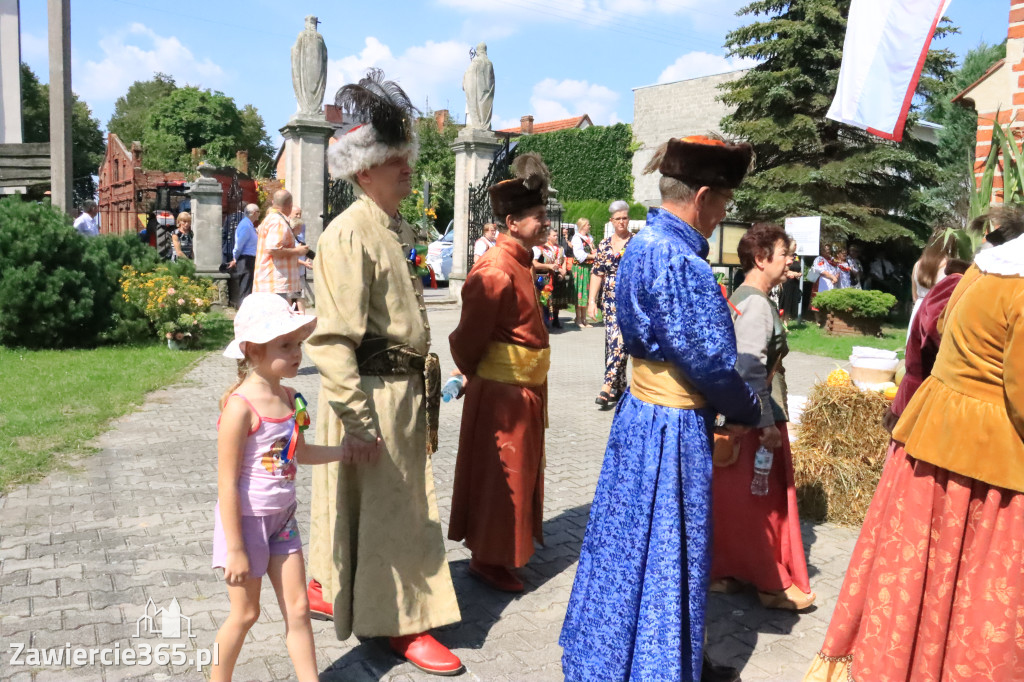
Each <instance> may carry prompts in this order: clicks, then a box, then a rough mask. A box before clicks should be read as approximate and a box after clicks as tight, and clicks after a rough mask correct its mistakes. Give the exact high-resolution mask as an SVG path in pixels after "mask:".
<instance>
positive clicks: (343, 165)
mask: <svg viewBox="0 0 1024 682" xmlns="http://www.w3.org/2000/svg"><path fill="white" fill-rule="evenodd" d="M334 103H335V104H336V105H337V106H338V107H339V108H340V109H341V110H342V115H343V116H344V117H345V119H346V120H355V121H359V122H360V124H359V125H357V126H356V127H354V128H352V130H350V131H348V132H347V133H345V134H344V135H343V136H342V137H341V139H340V140H338V141H337V142H336V143H334V144H332V145H331V146H330V147H329V149H328V151H327V161H328V164H329V165H330V170H331V173H332V174H333V175H334V176H335V177H341V178H344V179H346V180H348V181H349V182H352V183H355V177H356V175H357V174H358V173H359V172H360V171H364V170H368V169H370V168H373V167H375V166H379V165H381V164H382V163H385V162H386V161H388V160H389V159H392V158H394V157H396V156H406V157H408V158H409V162H410V163H412V162H413V161H414V160H415V158H416V154H417V152H418V148H417V142H416V133H415V130H414V128H415V121H416V114H417V113H418V112H417V110H416V107H414V106H413V105H412V102H411V101H410V100H409V96H408V95H406V94H405V91H404V90H402V88H401V87H400V86H399V85H398V84H397V83H395V82H394V81H389V80H385V77H384V72H383V71H382V70H380V69H370V70H369V71H367V72H366V76H365V77H363V78H362V79H361V80H360V81H359V82H358V83H349V84H348V85H346V86H344V87H343V88H341V89H340V90H338V94H337V95H336V96H335V98H334Z"/></svg>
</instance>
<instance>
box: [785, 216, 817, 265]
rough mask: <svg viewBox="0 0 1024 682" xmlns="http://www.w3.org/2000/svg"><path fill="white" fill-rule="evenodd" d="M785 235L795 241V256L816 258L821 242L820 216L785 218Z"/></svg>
mask: <svg viewBox="0 0 1024 682" xmlns="http://www.w3.org/2000/svg"><path fill="white" fill-rule="evenodd" d="M786 234H788V235H789V236H790V237H792V238H793V239H795V240H796V255H798V256H817V255H818V248H819V246H818V245H819V243H820V242H821V216H806V217H802V218H786Z"/></svg>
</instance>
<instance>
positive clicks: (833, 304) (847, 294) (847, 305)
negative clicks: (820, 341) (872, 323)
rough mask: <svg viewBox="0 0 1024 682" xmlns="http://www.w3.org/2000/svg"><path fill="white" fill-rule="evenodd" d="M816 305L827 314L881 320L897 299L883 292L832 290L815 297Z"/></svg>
mask: <svg viewBox="0 0 1024 682" xmlns="http://www.w3.org/2000/svg"><path fill="white" fill-rule="evenodd" d="M814 305H815V306H817V307H818V308H820V309H821V310H824V311H827V312H842V313H850V314H852V315H856V316H858V317H873V318H881V317H885V316H886V315H888V314H889V311H890V310H892V308H893V306H895V305H896V297H895V296H893V295H892V294H887V293H885V292H882V291H872V290H862V289H832V290H830V291H823V292H821V293H819V294H818V295H817V296H815V297H814Z"/></svg>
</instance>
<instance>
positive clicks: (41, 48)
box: [21, 31, 50, 80]
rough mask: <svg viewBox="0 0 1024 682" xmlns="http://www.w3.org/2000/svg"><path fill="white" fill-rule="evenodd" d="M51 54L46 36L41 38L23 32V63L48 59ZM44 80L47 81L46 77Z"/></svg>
mask: <svg viewBox="0 0 1024 682" xmlns="http://www.w3.org/2000/svg"><path fill="white" fill-rule="evenodd" d="M49 53H50V50H49V46H48V44H47V42H46V36H43V37H41V38H40V37H39V36H37V35H35V34H32V33H29V32H28V31H22V32H21V61H23V62H31V61H35V60H37V59H46V58H47V56H48V55H49ZM37 75H38V74H37ZM43 80H47V79H46V78H45V77H44V78H43Z"/></svg>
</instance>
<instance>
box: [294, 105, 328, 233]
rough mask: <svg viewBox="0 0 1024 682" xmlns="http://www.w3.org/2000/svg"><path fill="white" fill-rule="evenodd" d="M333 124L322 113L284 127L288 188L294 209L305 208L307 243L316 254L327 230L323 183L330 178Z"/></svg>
mask: <svg viewBox="0 0 1024 682" xmlns="http://www.w3.org/2000/svg"><path fill="white" fill-rule="evenodd" d="M333 133H334V125H333V124H331V123H328V122H327V119H326V118H324V115H323V114H320V115H319V117H316V118H312V117H306V118H299V117H298V116H295V117H293V118H292V120H291V121H289V122H288V125H286V126H284V127H283V128H281V134H282V135H283V136H284V139H285V154H286V155H287V159H286V161H285V169H286V170H285V189H287V190H288V191H289V192H291V193H292V201H293V203H294V204H295V206H298V207H299V208H301V209H302V220H303V221H304V222H305V223H306V243H307V244H309V248H311V249H313V250H314V251H316V244H317V241H318V240H319V239H320V234H321V233H322V232H323V231H324V189H325V187H324V180H325V178H326V177H327V140H328V139H329V138H330V137H331V135H332V134H333Z"/></svg>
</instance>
